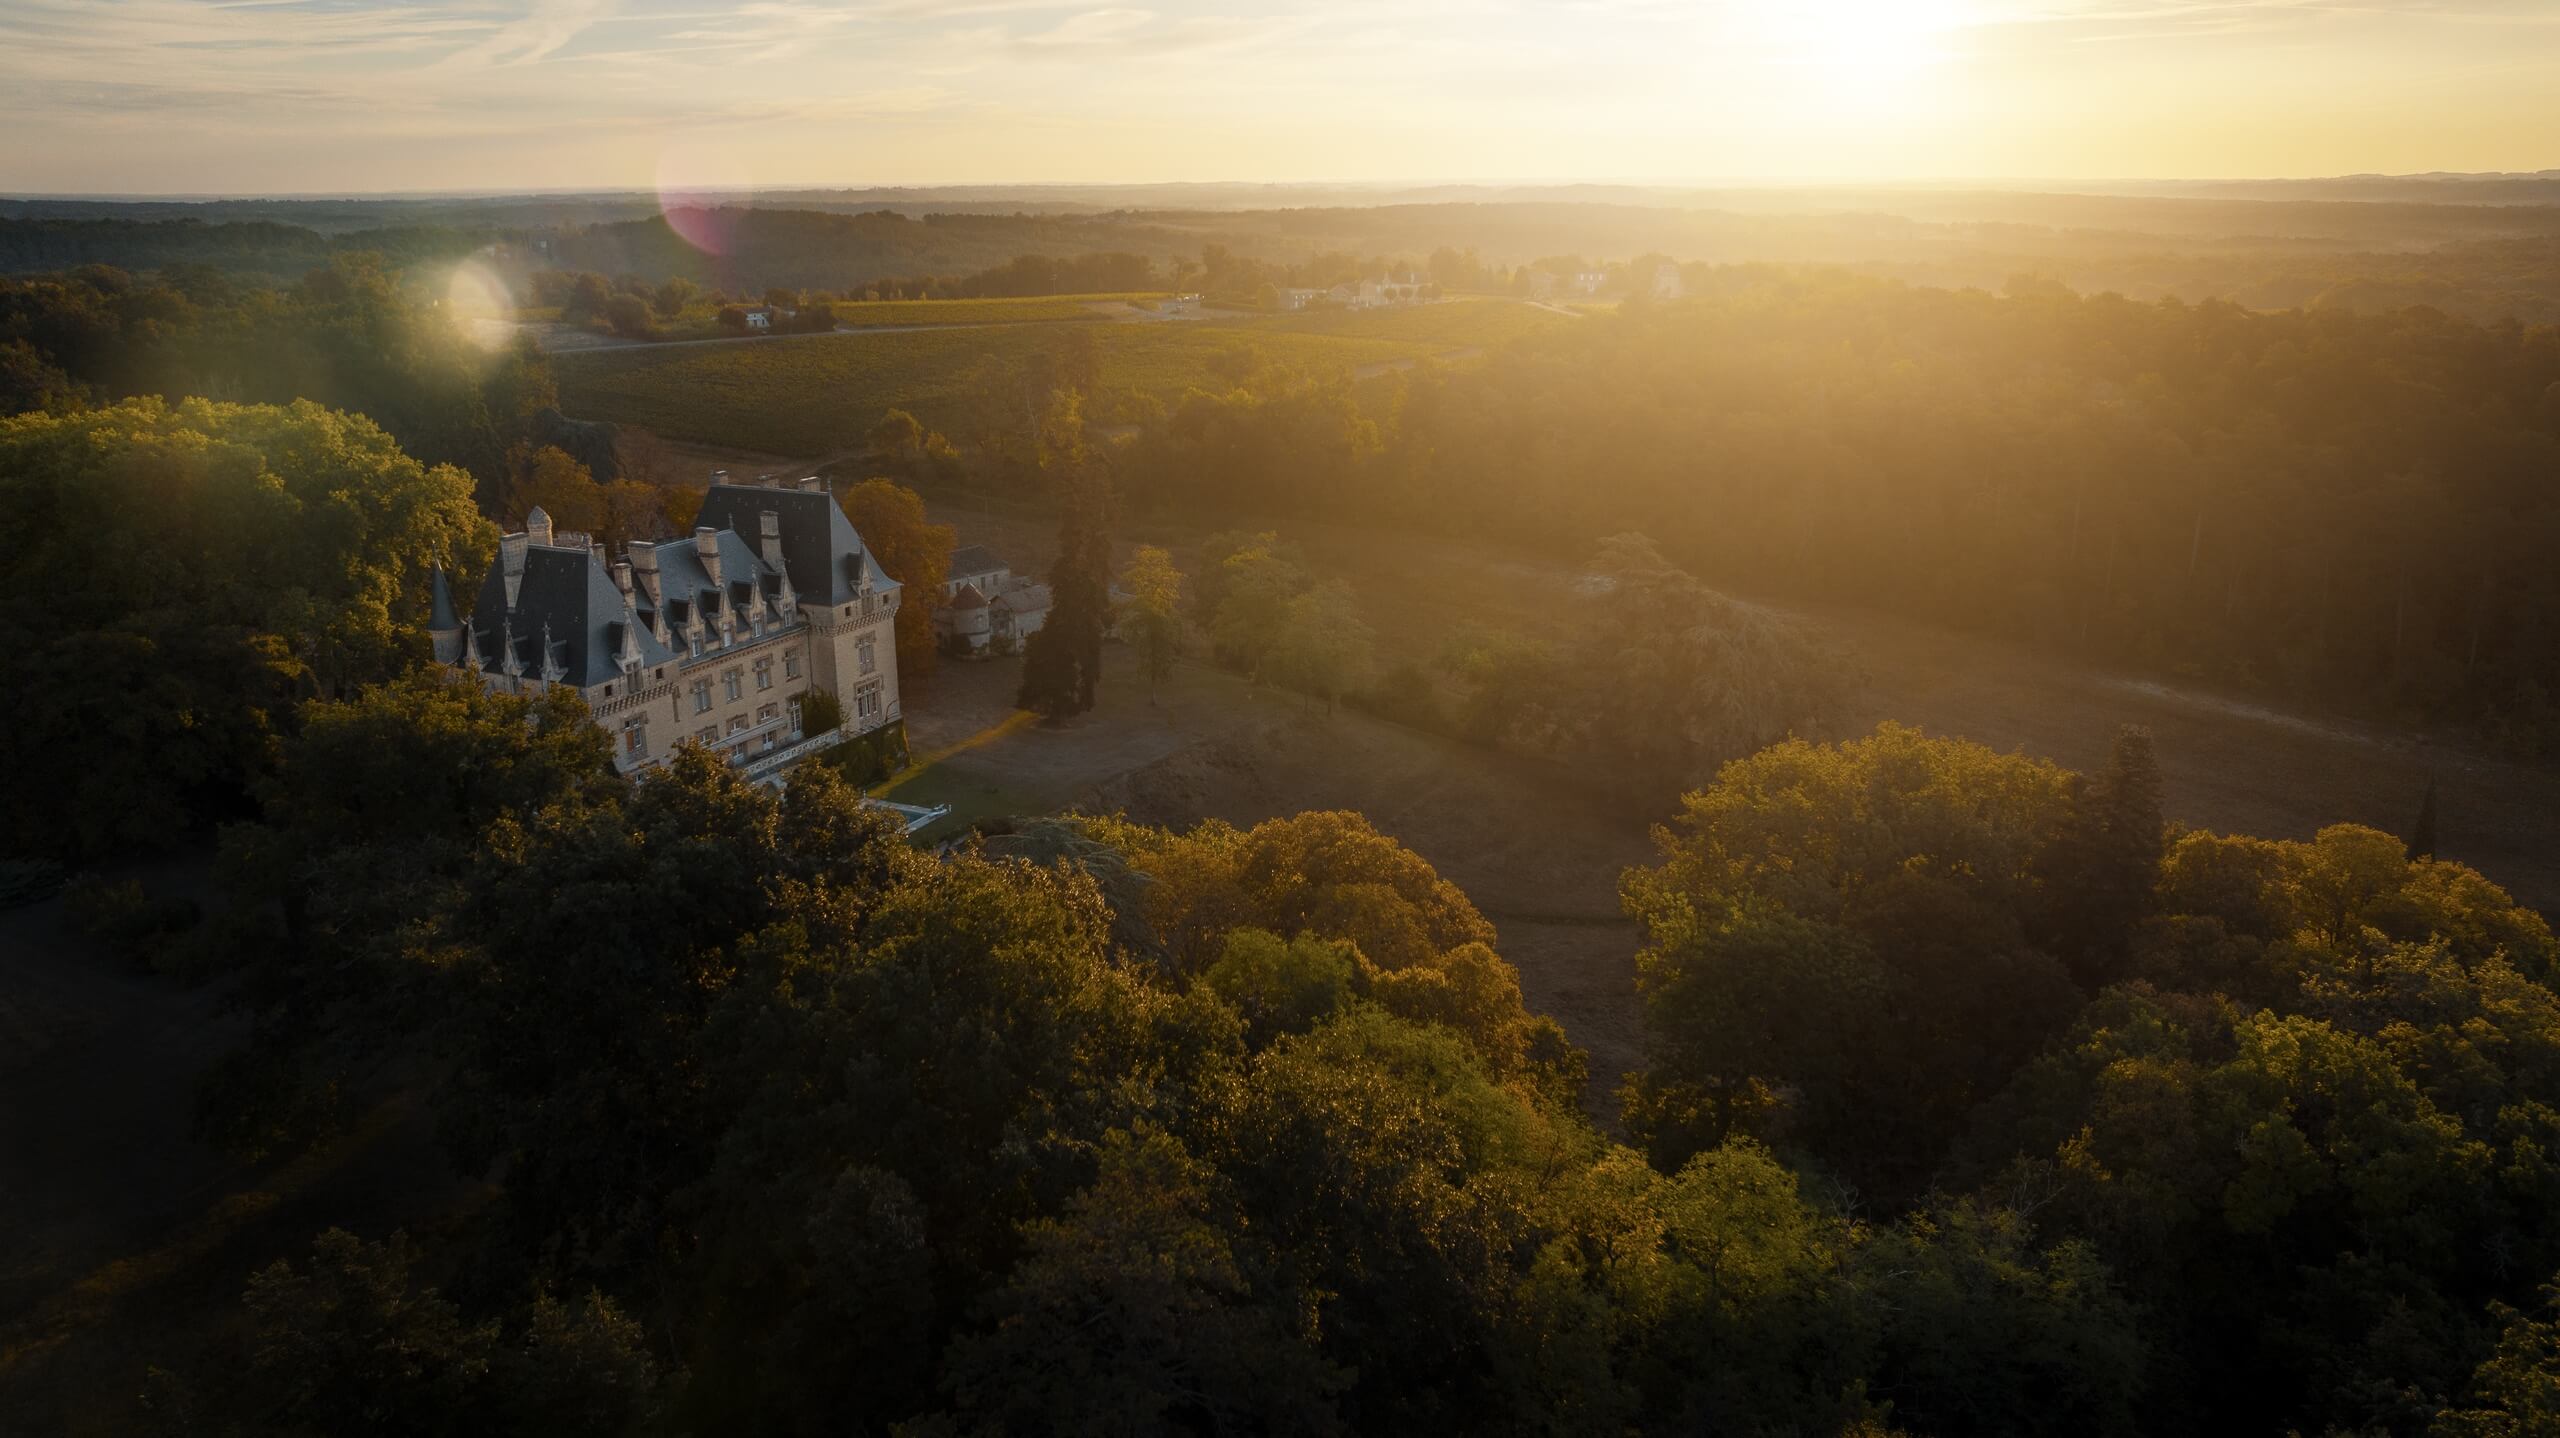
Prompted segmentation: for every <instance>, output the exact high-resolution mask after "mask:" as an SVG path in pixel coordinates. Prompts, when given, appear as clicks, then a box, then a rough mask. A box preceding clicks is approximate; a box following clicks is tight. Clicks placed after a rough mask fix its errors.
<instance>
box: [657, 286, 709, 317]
mask: <svg viewBox="0 0 2560 1438" xmlns="http://www.w3.org/2000/svg"><path fill="white" fill-rule="evenodd" d="M700 293H702V287H701V286H700V285H697V284H695V283H694V282H693V281H691V280H688V279H686V278H684V277H683V276H681V275H679V276H677V277H675V278H674V279H671V280H668V281H667V282H666V283H665V284H662V285H660V286H658V288H657V292H656V293H655V294H653V295H651V296H650V298H649V305H650V308H652V309H654V310H656V311H657V312H658V318H660V319H666V320H671V319H674V318H675V317H677V316H678V315H681V314H683V313H684V309H685V306H687V305H689V304H692V303H693V297H694V296H696V295H698V294H700Z"/></svg>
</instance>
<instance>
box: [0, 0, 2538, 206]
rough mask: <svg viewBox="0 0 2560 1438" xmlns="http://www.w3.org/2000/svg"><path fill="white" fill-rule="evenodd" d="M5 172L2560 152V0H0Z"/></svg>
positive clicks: (353, 187)
mask: <svg viewBox="0 0 2560 1438" xmlns="http://www.w3.org/2000/svg"><path fill="white" fill-rule="evenodd" d="M0 134H4V135H6V136H7V141H6V143H5V144H0V192H9V193H19V194H27V193H101V194H281V193H303V194H309V193H379V192H386V191H399V190H445V191H452V190H462V191H472V190H497V189H536V188H559V189H639V188H647V187H650V186H652V185H671V186H676V187H680V188H685V189H698V188H702V187H708V186H728V185H874V184H916V185H925V184H948V183H1025V182H1035V181H1048V182H1076V183H1099V182H1111V181H1126V182H1153V181H1169V180H1259V181H1367V180H1505V179H1508V180H1611V181H1656V182H1680V181H1709V182H1711V181H1720V180H1745V181H1750V180H1785V179H1808V180H1847V179H1858V180H1919V179H2070V178H2084V179H2101V178H2106V179H2133V178H2210V177H2237V176H2249V177H2265V176H2310V175H2333V174H2345V173H2362V172H2385V173H2405V172H2415V171H2427V170H2465V171H2491V170H2510V171H2512V170H2535V169H2544V168H2555V167H2560V0H1281V3H1260V4H1252V3H1241V0H1239V3H1222V0H1132V3H1128V4H1101V5H1097V4H1095V3H1093V0H1081V3H1050V0H947V3H942V0H851V3H833V4H828V3H815V0H752V3H746V4H739V5H729V6H720V5H713V4H708V3H704V0H476V3H463V4H441V3H423V0H418V3H411V0H0Z"/></svg>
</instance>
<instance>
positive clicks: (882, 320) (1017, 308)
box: [835, 293, 1164, 325]
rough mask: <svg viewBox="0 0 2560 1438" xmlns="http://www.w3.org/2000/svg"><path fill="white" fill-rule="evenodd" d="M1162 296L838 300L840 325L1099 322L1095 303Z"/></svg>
mask: <svg viewBox="0 0 2560 1438" xmlns="http://www.w3.org/2000/svg"><path fill="white" fill-rule="evenodd" d="M1162 298H1164V296H1163V295H1161V294H1143V293H1133V294H1125V295H1040V296H1035V297H1033V298H1029V299H1014V300H839V301H837V303H836V306H835V311H836V323H837V324H840V325H1019V324H1038V323H1043V322H1046V321H1050V320H1098V319H1102V318H1105V316H1103V315H1100V314H1096V313H1095V312H1094V306H1096V305H1109V304H1152V303H1153V302H1155V301H1157V300H1160V299H1162Z"/></svg>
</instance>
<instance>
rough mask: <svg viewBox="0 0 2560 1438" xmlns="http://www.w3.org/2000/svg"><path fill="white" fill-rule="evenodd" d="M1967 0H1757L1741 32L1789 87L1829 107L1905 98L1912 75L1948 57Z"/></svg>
mask: <svg viewBox="0 0 2560 1438" xmlns="http://www.w3.org/2000/svg"><path fill="white" fill-rule="evenodd" d="M1972 18H1973V16H1972V9H1971V5H1970V3H1969V0H1756V3H1754V4H1753V5H1752V7H1751V9H1750V11H1749V12H1748V22H1747V28H1748V38H1749V40H1750V42H1751V44H1752V46H1753V48H1754V49H1756V50H1757V51H1759V53H1760V54H1761V55H1762V57H1763V58H1764V59H1765V60H1766V61H1767V62H1768V63H1770V64H1772V65H1775V66H1778V67H1780V68H1782V69H1784V70H1786V71H1789V72H1792V74H1793V77H1794V78H1793V80H1792V82H1791V88H1792V89H1794V90H1795V91H1796V93H1798V94H1800V95H1803V96H1805V97H1806V98H1808V99H1813V100H1816V101H1818V102H1819V103H1820V104H1821V105H1822V106H1823V107H1825V108H1826V109H1830V110H1834V111H1871V110H1876V109H1888V108H1895V107H1898V106H1902V105H1906V104H1907V103H1909V102H1910V101H1911V100H1912V98H1913V97H1914V95H1915V94H1916V92H1917V91H1918V89H1919V88H1920V84H1919V82H1920V81H1921V80H1922V78H1923V77H1924V76H1925V75H1926V74H1927V73H1928V72H1929V71H1930V70H1932V69H1933V68H1935V67H1937V66H1938V65H1940V64H1941V63H1942V62H1944V61H1946V60H1948V59H1950V58H1952V55H1953V38H1954V35H1955V32H1956V31H1958V30H1960V29H1962V28H1963V27H1964V26H1965V25H1966V24H1968V23H1970V21H1971V20H1972Z"/></svg>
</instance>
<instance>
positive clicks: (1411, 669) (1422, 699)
mask: <svg viewBox="0 0 2560 1438" xmlns="http://www.w3.org/2000/svg"><path fill="white" fill-rule="evenodd" d="M1345 702H1347V703H1349V704H1350V705H1351V707H1352V708H1354V709H1360V710H1365V711H1367V712H1368V713H1371V714H1375V715H1377V716H1378V717H1379V718H1381V719H1389V720H1393V721H1394V722H1396V723H1398V724H1409V725H1411V726H1413V727H1414V728H1416V729H1427V730H1429V731H1431V732H1432V733H1434V734H1448V733H1451V732H1454V726H1453V725H1451V723H1450V722H1449V711H1448V709H1447V707H1446V706H1444V705H1443V704H1441V702H1440V692H1439V690H1437V689H1436V688H1434V687H1433V686H1432V683H1431V676H1430V675H1428V674H1425V673H1423V672H1422V670H1421V668H1420V666H1418V665H1415V664H1413V663H1410V662H1407V663H1403V664H1399V665H1397V666H1395V667H1394V668H1392V669H1389V670H1387V671H1386V672H1385V673H1383V674H1380V675H1379V676H1378V679H1377V682H1376V683H1374V684H1372V685H1370V686H1369V687H1368V688H1366V689H1362V690H1359V691H1358V692H1356V693H1353V694H1351V695H1349V696H1347V698H1346V701H1345Z"/></svg>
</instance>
